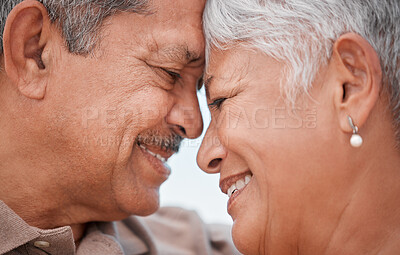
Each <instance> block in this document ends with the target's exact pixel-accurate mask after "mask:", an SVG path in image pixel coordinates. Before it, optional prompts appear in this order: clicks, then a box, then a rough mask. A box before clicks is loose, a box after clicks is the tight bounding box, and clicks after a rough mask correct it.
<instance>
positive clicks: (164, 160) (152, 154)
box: [139, 145, 167, 163]
mask: <svg viewBox="0 0 400 255" xmlns="http://www.w3.org/2000/svg"><path fill="white" fill-rule="evenodd" d="M139 146H140V148H142V149H143V150H145V151H146V152H147V153H149V154H150V155H151V156H153V157H155V158H157V159H159V160H161V162H163V163H165V162H167V159H166V158H163V157H162V156H161V155H159V154H156V153H154V152H152V151H149V150H148V149H147V148H146V147H145V146H143V145H139Z"/></svg>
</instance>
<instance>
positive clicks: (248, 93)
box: [198, 0, 400, 255]
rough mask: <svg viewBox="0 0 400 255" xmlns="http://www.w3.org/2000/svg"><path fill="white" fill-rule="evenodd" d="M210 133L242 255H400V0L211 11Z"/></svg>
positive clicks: (234, 1) (207, 142) (222, 3)
mask: <svg viewBox="0 0 400 255" xmlns="http://www.w3.org/2000/svg"><path fill="white" fill-rule="evenodd" d="M204 28H205V35H206V39H207V67H206V73H205V86H206V91H207V100H208V103H209V108H210V111H211V116H212V121H211V124H210V127H209V129H208V131H207V134H206V136H205V138H204V141H203V144H202V147H201V149H200V151H199V155H198V164H199V165H200V167H201V168H202V169H203V170H204V171H206V172H208V173H220V175H221V179H220V187H221V190H222V192H224V193H226V194H227V195H228V196H229V197H230V199H229V202H228V212H229V214H230V215H231V216H232V218H233V220H234V226H233V230H232V234H233V238H234V242H235V244H236V246H237V248H238V249H239V250H240V251H241V252H242V253H244V254H272V255H285V254H311V255H314V254H316V255H320V254H341V255H342V254H400V151H399V147H400V146H399V145H400V1H399V0H351V1H348V0H318V1H310V0H229V1H227V0H208V3H207V7H206V10H205V14H204Z"/></svg>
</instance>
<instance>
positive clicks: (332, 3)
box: [204, 0, 400, 138]
mask: <svg viewBox="0 0 400 255" xmlns="http://www.w3.org/2000/svg"><path fill="white" fill-rule="evenodd" d="M347 32H354V33H357V34H359V35H361V36H362V37H363V38H365V39H366V40H367V41H368V42H369V43H370V44H371V46H372V47H373V48H374V49H375V50H376V52H377V54H378V55H379V57H380V61H381V66H382V71H383V84H384V86H385V88H384V89H385V90H386V91H388V94H389V95H390V103H391V108H392V109H391V110H392V112H393V116H394V124H395V125H396V129H397V131H398V132H397V135H398V137H399V138H400V130H399V129H400V1H399V0H208V1H207V4H206V9H205V12H204V33H205V37H206V57H207V63H208V62H209V55H210V50H211V49H212V48H213V47H215V48H217V49H227V48H229V47H231V46H232V47H234V46H238V45H242V46H245V47H248V48H253V49H258V50H261V51H262V52H264V53H265V54H267V55H268V56H271V57H273V58H274V59H276V60H278V61H280V62H284V63H286V68H285V70H284V75H283V77H286V78H285V80H283V81H281V86H282V90H283V92H284V95H285V96H286V98H287V99H288V100H289V102H292V103H294V102H295V100H296V98H297V96H298V95H299V94H300V93H307V92H308V91H309V89H310V87H311V85H312V83H313V81H314V79H315V76H316V73H317V71H318V70H319V69H320V67H321V66H323V65H326V64H327V62H328V60H329V58H330V57H331V55H332V47H333V44H334V43H335V41H336V40H337V39H338V38H339V37H340V36H341V35H342V34H345V33H347Z"/></svg>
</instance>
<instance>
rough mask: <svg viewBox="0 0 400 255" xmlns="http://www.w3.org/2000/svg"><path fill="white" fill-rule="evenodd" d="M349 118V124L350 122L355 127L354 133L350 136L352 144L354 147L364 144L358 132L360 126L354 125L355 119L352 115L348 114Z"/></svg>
mask: <svg viewBox="0 0 400 255" xmlns="http://www.w3.org/2000/svg"><path fill="white" fill-rule="evenodd" d="M347 118H348V120H349V124H350V126H351V128H352V129H353V135H352V136H351V138H350V144H351V146H353V147H354V148H358V147H361V145H362V144H363V139H362V137H361V136H360V135H359V134H358V127H357V126H356V125H354V123H353V119H352V118H351V117H350V116H347Z"/></svg>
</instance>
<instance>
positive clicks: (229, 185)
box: [220, 170, 253, 216]
mask: <svg viewBox="0 0 400 255" xmlns="http://www.w3.org/2000/svg"><path fill="white" fill-rule="evenodd" d="M252 177H253V175H252V173H251V171H250V170H248V171H246V172H243V173H240V174H237V175H233V176H230V177H227V178H224V179H223V180H222V181H221V182H220V188H221V190H222V192H223V193H225V194H227V195H228V196H229V201H228V213H229V214H230V215H231V216H232V210H233V206H234V204H235V201H236V199H237V198H238V197H239V195H240V194H242V192H243V191H244V190H245V189H246V187H247V185H249V183H250V182H251V179H252Z"/></svg>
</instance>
